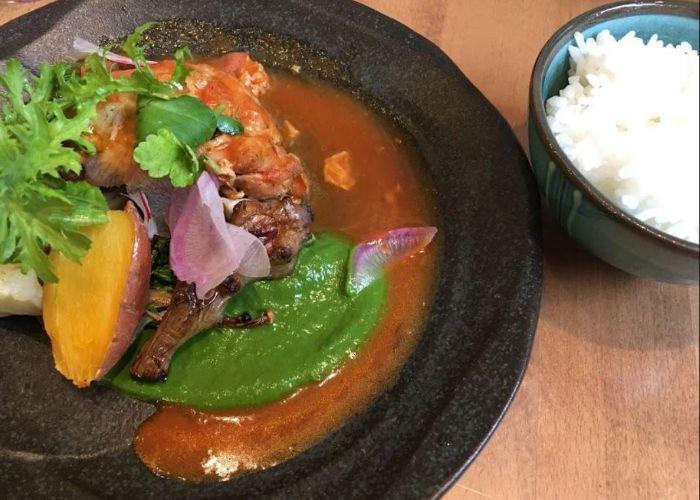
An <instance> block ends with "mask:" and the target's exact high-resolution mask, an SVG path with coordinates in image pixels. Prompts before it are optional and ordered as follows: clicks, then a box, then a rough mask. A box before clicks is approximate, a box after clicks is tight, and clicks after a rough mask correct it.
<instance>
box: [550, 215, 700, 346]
mask: <svg viewBox="0 0 700 500" xmlns="http://www.w3.org/2000/svg"><path fill="white" fill-rule="evenodd" d="M542 219H543V222H542V224H543V233H544V255H545V265H544V269H545V272H544V295H543V297H544V299H543V305H542V313H541V318H540V321H541V322H542V324H543V326H546V325H548V324H549V325H552V326H553V327H554V328H556V329H558V330H561V331H563V332H566V333H567V334H570V335H575V336H577V337H580V338H582V339H584V340H586V341H588V342H593V343H597V344H603V345H608V346H614V347H618V348H622V349H628V350H639V351H646V350H667V349H678V348H681V347H683V346H685V345H688V344H690V343H692V342H694V341H696V333H695V328H694V326H693V324H692V322H693V321H694V316H695V317H697V313H696V314H695V315H693V314H692V311H693V308H695V309H697V307H698V305H697V299H696V298H694V297H693V293H694V294H695V297H697V288H690V287H685V286H680V285H670V284H665V283H656V282H653V281H648V280H644V279H642V278H637V277H635V276H632V275H629V274H626V273H624V272H622V271H620V270H618V269H616V268H614V267H612V266H610V265H608V264H606V263H605V262H603V261H601V260H599V259H598V258H596V257H594V256H593V255H591V254H589V253H587V252H586V251H585V250H583V249H582V248H581V247H579V246H578V245H577V244H576V242H575V241H574V240H573V239H571V238H570V237H569V236H568V235H567V234H566V233H565V232H564V231H563V230H562V229H561V228H560V227H559V226H558V225H557V223H556V222H555V221H554V220H553V219H552V217H551V216H550V215H549V214H547V213H546V212H545V213H544V214H543V217H542Z"/></svg>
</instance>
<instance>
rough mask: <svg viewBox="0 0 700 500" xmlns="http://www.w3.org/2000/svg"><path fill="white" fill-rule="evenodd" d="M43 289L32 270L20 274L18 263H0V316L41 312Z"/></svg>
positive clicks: (33, 314)
mask: <svg viewBox="0 0 700 500" xmlns="http://www.w3.org/2000/svg"><path fill="white" fill-rule="evenodd" d="M42 297H43V291H42V288H41V284H40V283H39V280H38V279H37V277H36V274H35V273H34V271H29V272H28V273H27V274H22V271H21V270H20V266H19V264H2V265H0V317H2V316H11V315H14V314H19V315H27V316H38V315H40V314H41V300H42Z"/></svg>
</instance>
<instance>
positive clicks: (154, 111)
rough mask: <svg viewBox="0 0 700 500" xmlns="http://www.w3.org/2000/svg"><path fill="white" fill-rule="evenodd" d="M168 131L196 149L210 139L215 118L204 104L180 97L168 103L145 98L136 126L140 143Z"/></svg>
mask: <svg viewBox="0 0 700 500" xmlns="http://www.w3.org/2000/svg"><path fill="white" fill-rule="evenodd" d="M162 129H168V130H170V131H171V132H172V133H173V134H175V136H176V137H177V138H178V139H179V140H180V142H182V143H183V144H187V145H188V146H190V147H192V148H195V147H197V146H199V145H200V144H203V143H205V142H206V141H208V140H209V139H211V137H212V135H213V134H214V131H215V130H216V116H215V115H214V112H213V111H212V110H211V109H209V108H208V107H207V106H206V105H205V104H204V103H203V102H202V101H200V100H199V99H197V98H196V97H192V96H181V97H177V98H175V99H171V100H169V101H166V100H163V99H142V100H141V102H140V103H139V114H138V122H137V126H136V132H137V137H138V140H139V141H144V140H146V139H147V138H148V136H149V135H151V134H156V133H158V131H159V130H162Z"/></svg>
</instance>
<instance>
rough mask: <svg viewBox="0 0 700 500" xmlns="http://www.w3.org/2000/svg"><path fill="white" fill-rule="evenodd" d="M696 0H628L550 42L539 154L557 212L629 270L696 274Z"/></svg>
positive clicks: (533, 113)
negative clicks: (694, 0)
mask: <svg viewBox="0 0 700 500" xmlns="http://www.w3.org/2000/svg"><path fill="white" fill-rule="evenodd" d="M699 11H700V9H699V8H698V4H697V3H689V2H679V1H666V2H658V1H657V2H634V3H630V2H626V3H618V4H611V5H607V6H604V7H601V8H598V9H595V10H593V11H590V12H587V13H586V14H583V15H581V16H579V17H577V18H575V19H573V20H572V21H570V22H569V23H567V24H566V25H565V26H563V27H562V28H561V29H560V30H559V31H557V32H556V33H555V34H554V35H553V36H552V38H551V39H550V40H549V41H548V42H547V44H546V45H545V46H544V48H543V49H542V51H541V53H540V55H539V57H538V59H537V62H536V63H535V67H534V69H533V74H532V81H531V86H530V110H529V111H530V120H529V127H528V128H529V139H530V157H531V160H532V165H533V170H534V172H535V175H536V177H537V183H538V186H539V190H540V194H541V196H542V198H543V199H544V200H545V202H546V204H547V206H548V208H549V210H550V212H551V213H552V214H553V216H554V217H555V218H556V219H557V220H558V221H559V223H560V224H561V225H562V226H563V227H564V228H565V229H566V230H567V232H568V233H569V234H570V235H571V236H572V237H574V238H575V239H576V240H577V241H578V242H579V243H580V244H581V245H582V246H583V247H585V248H586V249H587V250H589V251H590V252H592V253H594V254H595V255H597V256H598V257H600V258H601V259H603V260H605V261H606V262H608V263H610V264H612V265H614V266H616V267H618V268H620V269H622V270H624V271H627V272H629V273H632V274H635V275H638V276H642V277H646V278H651V279H654V280H659V281H667V282H673V283H685V284H697V283H698V262H699V249H698V239H699V238H698V220H699V217H698V214H699V213H700V196H699V192H700V189H699V186H700V181H699V176H698V173H699V172H700V156H699V151H700V140H699V137H700V130H699V121H700V120H699V116H700V111H699V108H700V106H699V102H698V96H699V94H700V89H699V85H698V81H699V76H698V67H699V66H698V60H699V59H698V38H699V36H700V35H699V29H698V26H699V22H698V18H699Z"/></svg>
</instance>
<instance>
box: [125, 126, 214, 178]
mask: <svg viewBox="0 0 700 500" xmlns="http://www.w3.org/2000/svg"><path fill="white" fill-rule="evenodd" d="M134 160H135V161H136V163H138V164H139V165H140V166H141V168H142V169H143V170H145V171H146V172H148V175H150V176H151V177H153V178H155V179H160V178H162V177H166V176H168V177H170V181H171V182H172V184H173V186H175V187H187V186H191V185H192V184H194V183H195V182H196V181H197V178H198V177H199V174H200V173H201V172H202V167H201V165H200V163H199V160H198V159H197V155H196V153H195V152H194V150H193V149H192V148H191V147H190V146H189V145H187V144H183V143H182V142H181V141H180V140H179V139H178V138H177V136H176V135H175V134H174V133H173V132H172V131H170V130H169V129H166V128H163V129H160V130H159V131H158V132H157V133H155V134H151V135H149V136H148V137H147V138H146V140H145V141H143V142H141V143H140V144H139V145H138V146H137V147H136V149H135V150H134Z"/></svg>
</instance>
